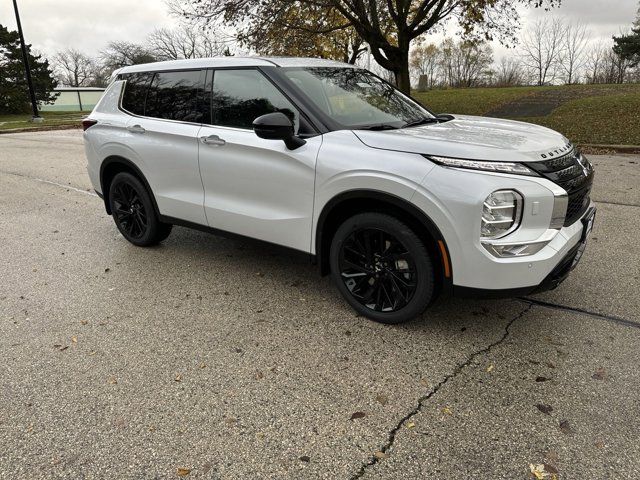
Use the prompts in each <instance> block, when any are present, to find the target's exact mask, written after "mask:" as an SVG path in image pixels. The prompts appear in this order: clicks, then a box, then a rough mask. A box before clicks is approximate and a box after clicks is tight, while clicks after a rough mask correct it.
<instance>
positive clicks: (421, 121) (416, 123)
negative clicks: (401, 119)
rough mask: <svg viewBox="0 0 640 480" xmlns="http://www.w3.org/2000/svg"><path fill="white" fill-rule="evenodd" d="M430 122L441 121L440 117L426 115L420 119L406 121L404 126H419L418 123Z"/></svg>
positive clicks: (425, 123)
mask: <svg viewBox="0 0 640 480" xmlns="http://www.w3.org/2000/svg"><path fill="white" fill-rule="evenodd" d="M429 123H440V119H439V118H437V117H424V118H419V119H418V120H413V121H411V122H407V123H405V124H404V125H403V126H402V128H408V127H417V126H418V125H427V124H429Z"/></svg>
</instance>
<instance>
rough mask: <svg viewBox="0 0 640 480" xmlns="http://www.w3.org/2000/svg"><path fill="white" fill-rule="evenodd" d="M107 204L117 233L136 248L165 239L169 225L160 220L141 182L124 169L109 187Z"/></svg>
mask: <svg viewBox="0 0 640 480" xmlns="http://www.w3.org/2000/svg"><path fill="white" fill-rule="evenodd" d="M109 204H110V206H111V213H112V215H113V220H114V221H115V223H116V226H117V227H118V230H120V233H121V234H122V236H123V237H124V238H126V239H127V240H128V241H129V242H131V243H133V244H134V245H137V246H139V247H146V246H149V245H154V244H156V243H158V242H161V241H162V240H165V239H166V238H167V237H168V236H169V234H170V233H171V229H172V225H171V224H168V223H162V222H160V220H159V219H158V216H157V215H156V212H155V210H154V208H153V202H152V200H151V196H150V194H149V192H148V191H147V189H146V188H145V186H144V185H143V184H142V182H141V181H140V180H139V179H138V178H136V177H135V176H133V175H131V174H130V173H128V172H121V173H118V174H117V175H116V176H115V177H114V178H113V180H112V181H111V185H110V187H109Z"/></svg>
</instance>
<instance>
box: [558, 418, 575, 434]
mask: <svg viewBox="0 0 640 480" xmlns="http://www.w3.org/2000/svg"><path fill="white" fill-rule="evenodd" d="M560 431H561V432H562V433H564V434H570V433H573V429H572V428H571V425H569V420H562V421H561V422H560Z"/></svg>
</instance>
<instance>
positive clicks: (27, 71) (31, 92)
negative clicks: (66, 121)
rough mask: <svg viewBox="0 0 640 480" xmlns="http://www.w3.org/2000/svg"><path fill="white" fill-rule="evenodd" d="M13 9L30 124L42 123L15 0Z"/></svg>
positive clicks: (14, 0) (15, 0)
mask: <svg viewBox="0 0 640 480" xmlns="http://www.w3.org/2000/svg"><path fill="white" fill-rule="evenodd" d="M13 9H14V10H15V12H16V23H17V24H18V35H20V47H21V49H22V61H23V63H24V73H25V77H26V78H27V85H28V86H29V96H30V97H31V109H32V111H33V117H31V121H32V122H42V121H43V120H44V119H43V118H42V117H41V116H40V113H38V102H37V100H36V92H35V90H34V89H33V79H32V78H31V67H29V55H28V54H27V45H26V44H25V43H24V35H23V34H22V24H21V23H20V13H19V12H18V3H17V0H13Z"/></svg>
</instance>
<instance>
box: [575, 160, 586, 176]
mask: <svg viewBox="0 0 640 480" xmlns="http://www.w3.org/2000/svg"><path fill="white" fill-rule="evenodd" d="M576 162H578V164H579V165H580V166H581V167H582V173H584V176H585V177H588V176H589V162H588V161H587V159H586V158H584V157H583V156H582V155H581V154H578V155H576Z"/></svg>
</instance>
